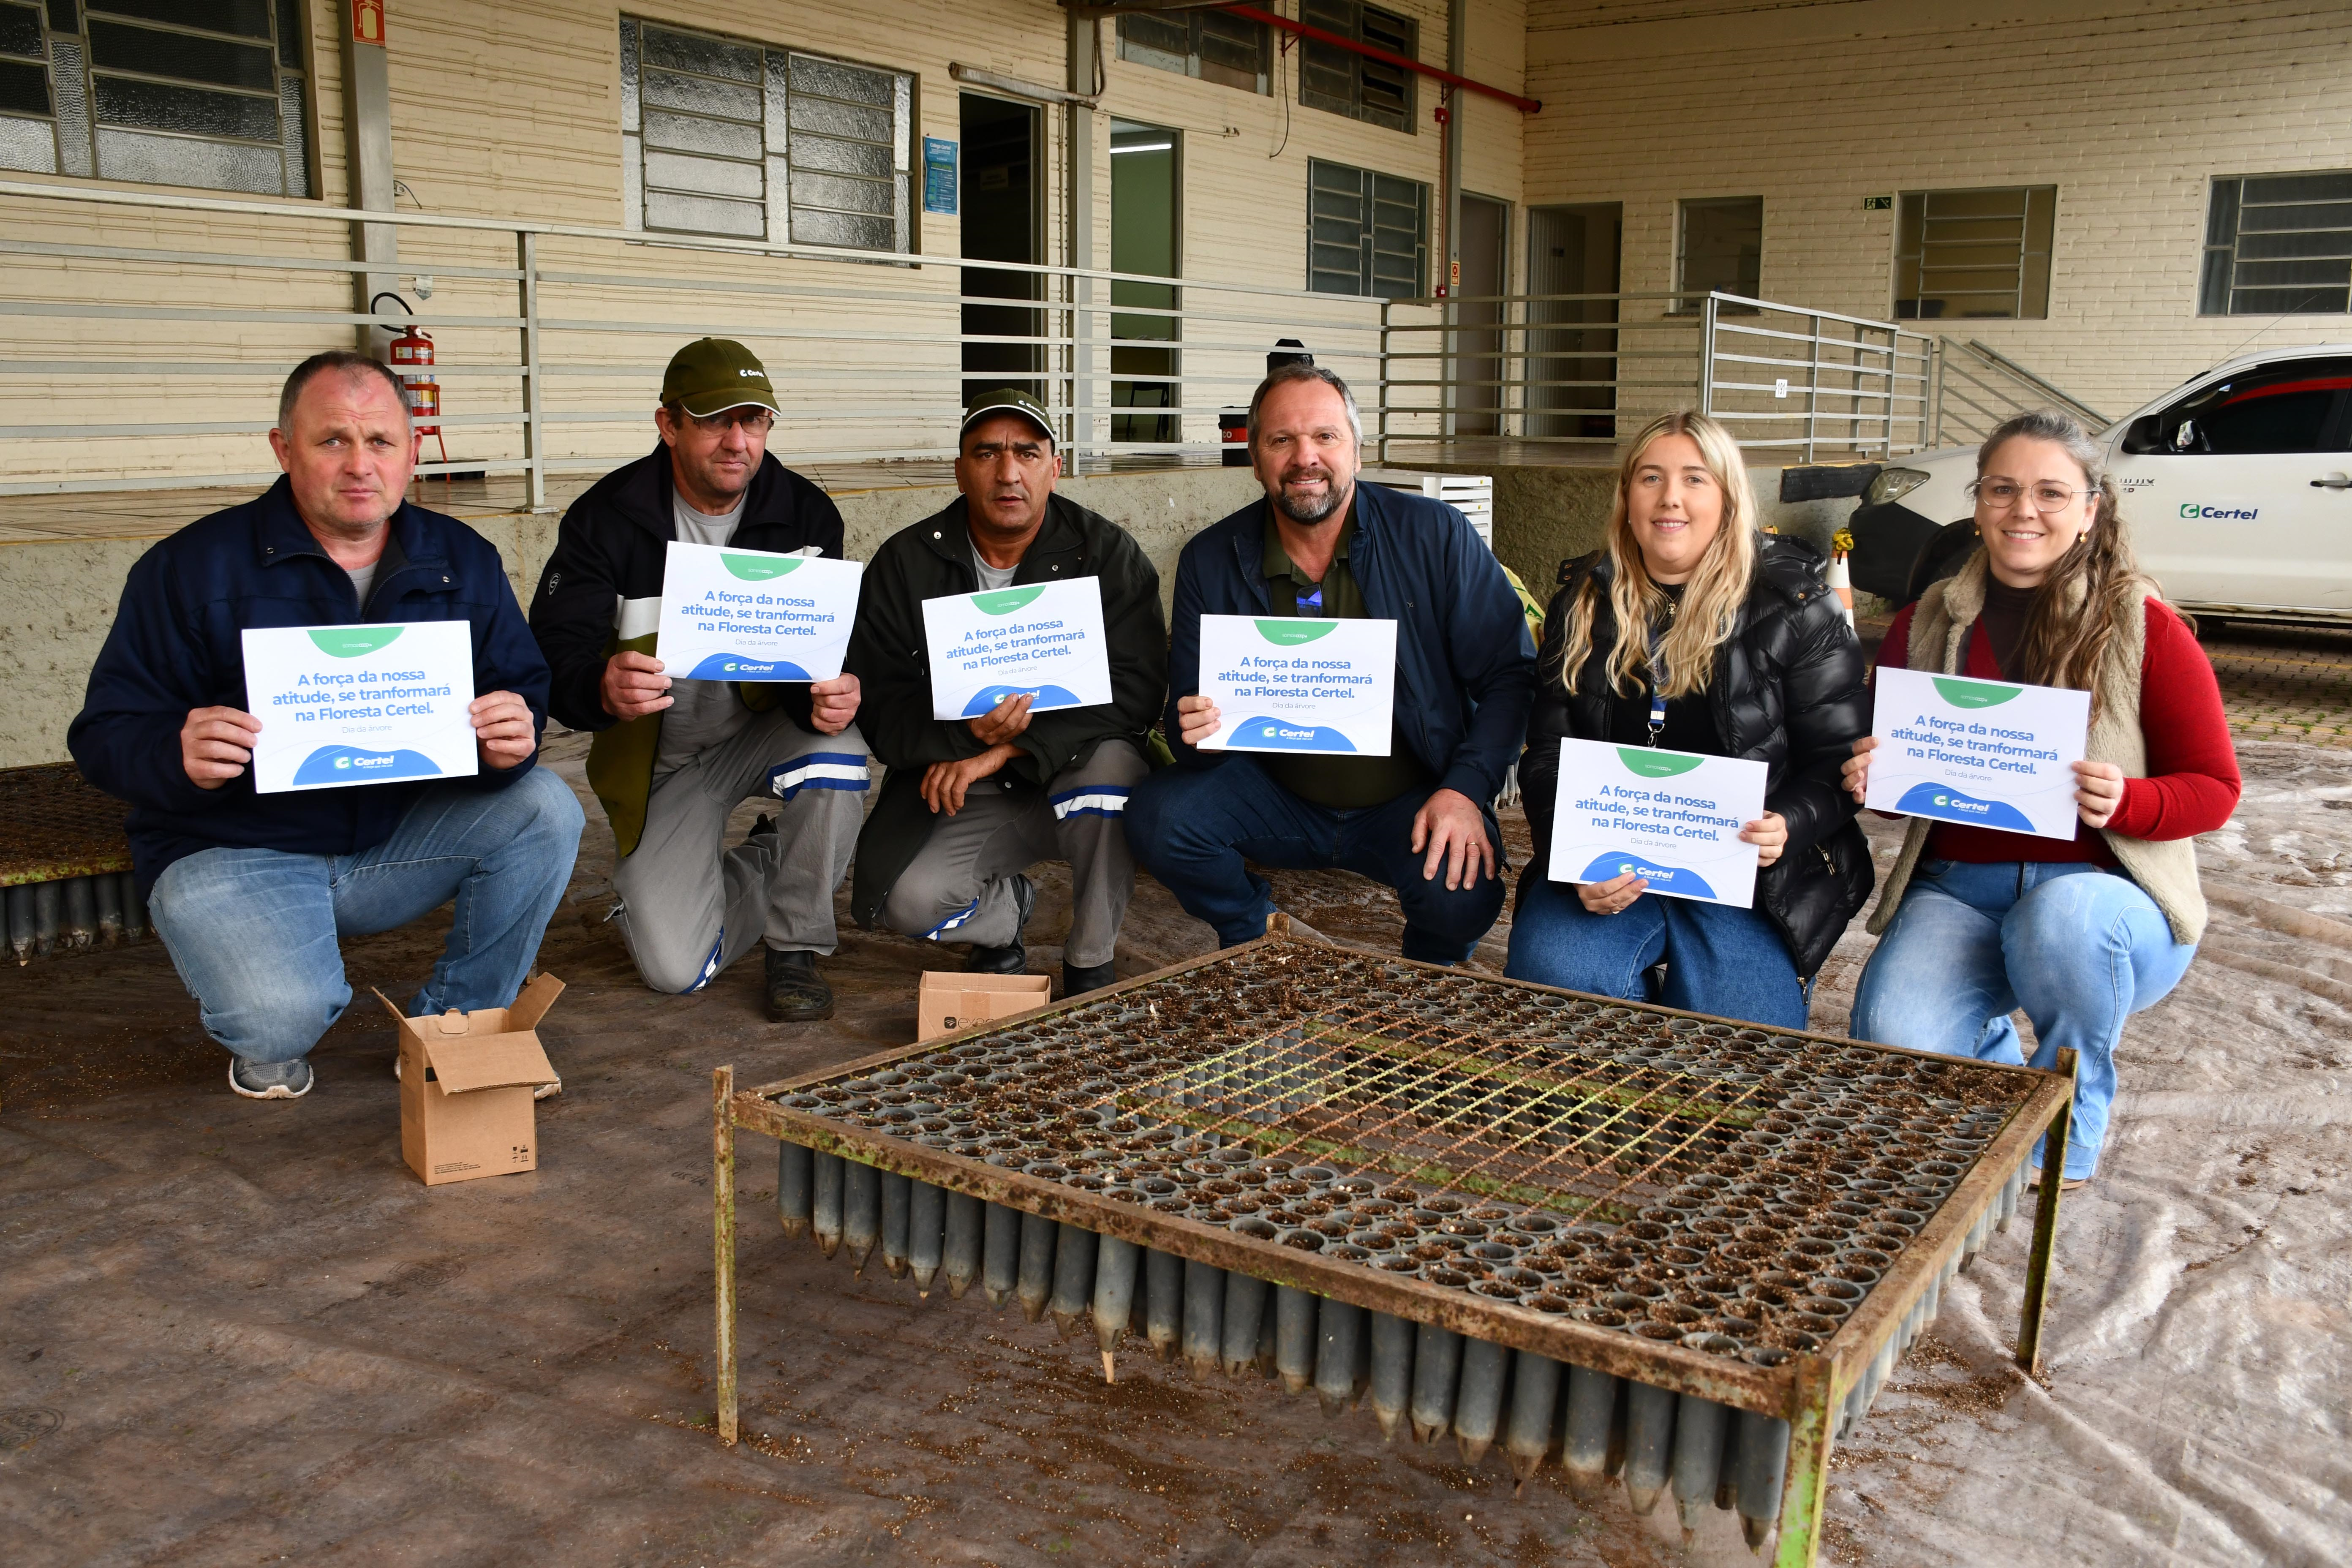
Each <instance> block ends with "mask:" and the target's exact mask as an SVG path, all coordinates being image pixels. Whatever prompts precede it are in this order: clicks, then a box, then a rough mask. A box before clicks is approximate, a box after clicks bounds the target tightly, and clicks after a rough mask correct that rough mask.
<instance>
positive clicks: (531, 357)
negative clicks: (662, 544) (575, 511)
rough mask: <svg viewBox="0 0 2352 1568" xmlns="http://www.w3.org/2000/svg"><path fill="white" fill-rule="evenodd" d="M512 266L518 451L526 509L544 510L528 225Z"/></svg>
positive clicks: (535, 270)
mask: <svg viewBox="0 0 2352 1568" xmlns="http://www.w3.org/2000/svg"><path fill="white" fill-rule="evenodd" d="M515 269H516V270H517V271H519V272H520V273H521V274H522V276H521V278H520V279H517V280H516V284H515V287H516V289H517V290H518V292H519V294H520V298H519V299H518V300H517V301H516V303H517V304H518V306H519V307H520V313H521V316H522V326H521V329H520V331H521V335H522V344H521V347H522V455H523V458H524V459H525V460H526V461H528V462H529V463H530V467H529V468H526V469H524V470H523V476H524V483H525V485H526V487H527V489H528V491H529V494H530V510H533V511H545V510H547V426H546V421H545V416H544V414H543V412H542V410H541V406H540V401H541V389H542V386H543V382H544V378H543V374H542V372H541V367H540V352H541V342H540V330H539V236H538V235H536V234H534V233H532V232H531V231H530V229H521V230H519V231H517V233H516V235H515Z"/></svg>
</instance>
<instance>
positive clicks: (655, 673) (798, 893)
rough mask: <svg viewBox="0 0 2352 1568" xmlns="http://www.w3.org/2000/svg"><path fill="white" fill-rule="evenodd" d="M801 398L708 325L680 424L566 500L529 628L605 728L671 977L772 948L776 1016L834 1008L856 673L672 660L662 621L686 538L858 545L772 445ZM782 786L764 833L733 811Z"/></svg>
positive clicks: (603, 783)
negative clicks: (671, 664) (739, 674)
mask: <svg viewBox="0 0 2352 1568" xmlns="http://www.w3.org/2000/svg"><path fill="white" fill-rule="evenodd" d="M779 412H781V411H780V410H779V409H778V407H777V405H776V394H775V389H774V387H772V385H771V384H769V381H768V373H767V370H766V368H765V367H763V366H762V365H761V363H760V362H759V361H758V360H757V359H756V358H754V357H753V356H752V354H751V351H750V350H749V349H747V348H745V347H744V346H743V345H742V344H741V343H739V342H730V341H729V340H727V339H724V338H703V339H701V340H699V341H698V342H691V343H688V345H687V346H686V347H684V348H682V349H680V350H679V351H678V352H677V356H676V357H675V358H673V359H672V360H671V361H670V362H669V371H668V374H666V375H665V376H664V377H663V378H662V393H661V406H660V407H658V408H656V410H655V411H654V427H655V429H656V430H657V431H659V432H660V434H661V444H660V445H659V446H657V447H655V448H654V449H653V451H652V452H651V453H650V454H648V455H647V456H646V457H643V458H638V459H637V460H636V461H635V462H634V463H631V464H629V465H627V466H626V467H625V468H617V469H615V470H614V471H613V472H612V473H609V474H607V475H605V476H604V478H603V479H599V480H598V481H597V482H596V483H595V485H594V486H593V487H592V488H591V489H589V490H588V491H587V492H586V493H585V494H583V496H581V498H580V499H579V500H576V501H573V502H572V507H571V510H568V511H567V512H565V513H564V515H563V526H562V531H561V532H560V533H559V535H558V537H557V540H556V545H555V552H554V553H553V554H552V555H551V556H550V557H549V558H548V563H547V570H546V572H545V573H544V574H542V575H541V578H540V581H539V594H538V596H537V597H536V598H535V599H534V600H533V601H532V604H531V610H530V628H531V631H532V633H533V634H534V635H535V636H537V637H538V638H539V645H540V647H541V649H542V650H543V651H544V652H545V653H546V655H547V662H548V665H549V668H551V670H552V671H553V672H554V685H553V689H552V691H551V696H550V700H549V702H548V708H549V710H550V711H551V713H553V715H554V716H555V717H556V718H557V719H558V720H561V721H562V722H563V723H565V724H567V725H569V726H571V727H572V729H574V730H586V731H593V733H594V735H595V737H596V738H595V740H594V742H593V743H592V744H591V746H590V748H589V752H588V782H589V784H591V785H592V786H593V787H594V789H595V791H596V798H597V799H598V800H600V801H602V802H603V803H604V814H605V816H607V817H609V818H610V819H611V821H612V825H613V837H614V847H616V849H617V850H618V851H619V855H620V863H619V864H618V865H617V866H616V867H615V868H614V872H613V890H614V893H615V894H617V895H618V897H619V900H620V906H619V908H618V909H617V910H615V911H614V915H615V917H616V918H617V919H618V920H619V921H620V925H621V935H622V938H623V940H624V941H625V942H627V943H628V948H629V954H630V956H631V957H632V958H634V959H635V961H636V965H637V973H639V974H641V975H643V976H644V977H645V981H646V984H648V985H651V986H652V987H653V988H654V989H655V990H656V991H671V992H690V991H699V990H700V989H701V988H702V987H703V986H705V985H707V984H709V982H710V981H711V980H712V978H714V977H715V976H716V975H717V974H718V973H719V971H720V970H722V969H725V968H726V967H727V966H728V965H729V964H730V963H733V962H734V961H735V960H736V959H738V958H740V957H741V956H743V955H744V954H745V953H747V952H751V949H752V948H754V947H761V948H762V949H763V950H764V953H765V960H764V962H765V963H766V966H767V975H766V986H767V1005H768V1016H770V1017H771V1018H773V1019H776V1020H778V1021H779V1022H804V1021H808V1020H813V1019H817V1018H825V1017H830V1016H832V1014H833V990H832V987H831V986H830V985H828V984H826V983H825V980H824V976H823V975H822V974H820V973H817V967H816V959H817V955H818V954H820V953H829V952H833V950H834V946H835V941H836V932H835V929H834V919H833V892H834V889H835V888H837V887H839V886H840V884H841V879H842V875H843V873H844V872H845V871H846V870H847V869H848V866H849V855H850V850H851V848H852V847H853V846H854V845H855V844H856V836H857V826H858V822H859V819H860V817H861V816H862V815H863V812H864V803H863V801H862V800H861V798H860V797H861V796H862V795H863V794H864V792H865V790H866V777H867V773H866V742H865V741H864V739H863V738H861V737H860V736H859V734H858V732H857V730H856V727H855V722H854V721H855V720H856V717H857V708H858V681H857V678H856V676H854V675H843V676H839V677H836V678H835V679H832V680H820V681H816V682H814V683H813V684H797V683H796V684H789V685H787V684H779V683H772V682H752V681H742V682H736V681H716V680H687V679H672V678H671V676H670V675H668V674H667V672H666V671H665V670H664V668H663V666H662V662H661V659H660V658H658V657H657V656H658V651H659V650H658V649H656V647H655V646H654V634H655V630H656V627H657V626H658V625H659V624H660V620H661V595H662V572H663V568H664V565H665V562H666V557H667V547H668V545H669V543H670V542H671V541H672V540H677V541H679V542H684V543H688V544H710V545H725V544H732V545H738V546H740V547H741V548H743V549H746V550H764V551H772V552H777V553H780V554H800V555H823V556H826V557H829V558H831V559H834V560H839V559H840V558H841V513H840V511H839V510H837V509H836V508H835V506H834V504H833V502H832V500H830V499H829V498H828V497H827V496H826V495H825V493H824V491H823V490H821V489H817V487H816V486H815V485H814V484H812V483H810V482H809V481H808V480H807V479H803V478H802V477H801V476H800V475H798V474H795V473H793V471H792V470H791V469H789V468H785V467H784V466H783V465H782V464H781V463H779V462H777V461H776V459H775V458H772V457H771V456H769V455H768V451H767V444H768V431H769V429H770V428H771V427H772V426H773V425H774V423H775V420H776V416H777V415H778V413H779ZM753 795H761V796H772V797H773V799H774V801H775V803H776V805H775V810H774V815H773V816H772V817H769V816H762V817H761V819H760V821H759V823H758V824H757V825H756V826H753V828H752V829H751V834H750V835H749V836H748V837H746V838H745V839H744V841H743V842H742V843H741V844H740V845H738V846H736V847H733V848H731V849H730V848H727V847H725V845H724V843H723V836H724V834H725V832H726V827H727V817H728V815H729V813H730V812H731V811H733V810H734V808H735V807H736V805H738V804H740V802H742V801H743V800H745V799H747V798H750V797H751V796H753Z"/></svg>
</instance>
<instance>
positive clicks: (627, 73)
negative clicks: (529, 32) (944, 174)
mask: <svg viewBox="0 0 2352 1568" xmlns="http://www.w3.org/2000/svg"><path fill="white" fill-rule="evenodd" d="M914 96H915V79H914V78H913V77H911V76H908V75H907V74H906V73H904V72H900V71H889V70H879V69H877V68H874V67H871V66H861V65H854V64H851V63H850V62H848V61H846V60H836V59H832V58H827V57H825V56H823V55H811V54H803V53H801V52H800V51H798V50H796V49H781V48H771V47H767V46H765V45H762V44H756V43H750V42H747V41H745V40H743V39H740V38H730V37H720V36H719V35H717V34H713V33H698V32H688V31H687V30H685V29H683V28H678V27H671V26H658V25H656V24H655V23H651V22H644V21H640V20H638V19H637V18H635V17H634V16H624V17H622V18H621V140H622V175H623V179H624V181H625V207H626V211H625V222H626V226H628V227H630V228H638V229H646V230H660V231H664V232H668V233H677V234H716V235H731V236H734V237H739V238H743V239H768V240H772V241H774V242H775V243H777V244H780V245H781V244H794V245H838V246H845V247H851V248H855V249H859V250H891V251H907V250H910V249H912V248H913V245H914V213H913V191H912V186H911V183H910V177H909V176H910V170H911V166H912V150H913V122H914Z"/></svg>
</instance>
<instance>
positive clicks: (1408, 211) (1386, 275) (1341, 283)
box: [1307, 158, 1429, 300]
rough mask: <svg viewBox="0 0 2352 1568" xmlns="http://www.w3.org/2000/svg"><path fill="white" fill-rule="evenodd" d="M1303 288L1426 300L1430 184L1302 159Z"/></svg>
mask: <svg viewBox="0 0 2352 1568" xmlns="http://www.w3.org/2000/svg"><path fill="white" fill-rule="evenodd" d="M1307 288H1309V289H1314V290H1315V291H1317V292H1318V293H1323V294H1374V295H1379V296H1381V298H1384V299H1390V300H1417V299H1421V298H1423V297H1425V296H1426V295H1427V294H1428V292H1429V187H1428V186H1427V185H1425V184H1423V183H1422V182H1420V181H1419V180H1400V179H1397V178H1395V177H1394V176H1393V175H1390V174H1374V173H1373V172H1372V171H1371V170H1370V169H1354V168H1349V166H1348V165H1347V164H1345V163H1328V162H1326V161H1325V160H1323V159H1321V158H1310V159H1308V160H1307Z"/></svg>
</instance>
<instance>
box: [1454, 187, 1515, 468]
mask: <svg viewBox="0 0 2352 1568" xmlns="http://www.w3.org/2000/svg"><path fill="white" fill-rule="evenodd" d="M1510 232H1511V204H1510V203H1508V202H1498V201H1496V200H1495V199H1494V198H1493V197H1492V196H1474V195H1471V194H1470V193H1469V192H1467V191H1465V192H1463V193H1462V286H1461V287H1460V288H1459V289H1456V290H1454V297H1455V298H1456V299H1458V300H1461V301H1462V303H1461V304H1459V305H1457V306H1455V307H1454V310H1455V311H1456V315H1455V318H1454V319H1455V321H1456V322H1457V323H1458V324H1459V326H1460V329H1461V330H1460V331H1457V332H1456V333H1455V334H1454V382H1455V394H1454V434H1456V435H1458V436H1499V435H1501V434H1502V433H1503V414H1502V408H1503V388H1502V386H1501V385H1500V383H1501V381H1502V379H1503V323H1504V322H1505V321H1507V320H1508V317H1507V315H1506V314H1505V311H1506V310H1507V309H1508V307H1507V306H1506V305H1505V304H1504V303H1503V301H1502V300H1500V299H1499V298H1497V296H1500V295H1504V294H1507V293H1509V292H1510V291H1511V276H1510V268H1511V262H1510V256H1511V247H1510Z"/></svg>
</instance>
